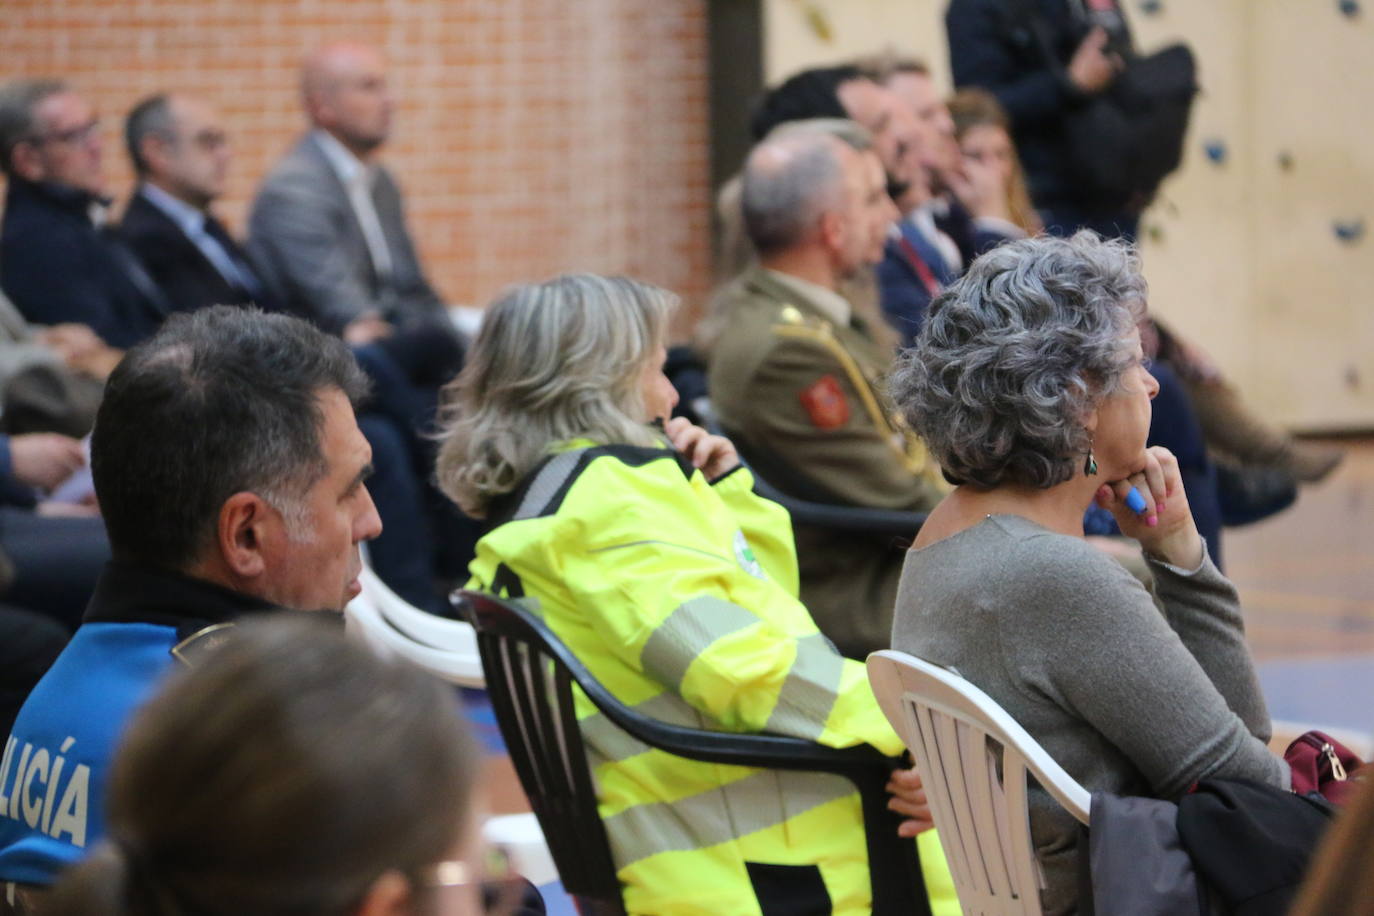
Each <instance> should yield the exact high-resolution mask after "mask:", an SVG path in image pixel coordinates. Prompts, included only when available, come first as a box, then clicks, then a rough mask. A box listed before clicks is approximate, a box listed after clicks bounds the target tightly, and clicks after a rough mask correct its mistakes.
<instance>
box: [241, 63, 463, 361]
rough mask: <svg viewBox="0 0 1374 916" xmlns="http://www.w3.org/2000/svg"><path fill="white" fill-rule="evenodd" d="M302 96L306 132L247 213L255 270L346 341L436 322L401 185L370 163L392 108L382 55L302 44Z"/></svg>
mask: <svg viewBox="0 0 1374 916" xmlns="http://www.w3.org/2000/svg"><path fill="white" fill-rule="evenodd" d="M301 102H302V104H303V106H304V108H305V115H306V117H307V118H308V119H309V122H310V127H311V130H310V132H309V133H307V134H306V136H305V137H304V138H303V139H302V140H301V141H300V142H299V143H298V144H296V147H295V149H293V150H292V151H291V152H290V153H288V154H287V155H286V157H285V158H284V159H283V160H282V161H281V162H280V163H279V164H278V165H277V166H276V168H274V169H273V170H272V172H271V173H270V174H269V175H268V176H267V178H266V180H265V181H264V182H263V185H262V187H261V189H260V190H259V191H258V196H257V199H256V200H255V201H254V202H253V209H252V213H251V215H250V216H249V221H248V253H249V255H250V256H251V257H252V259H253V263H254V266H255V267H256V268H257V270H258V273H259V274H261V275H262V276H263V277H264V279H266V280H267V281H268V282H269V285H270V286H272V288H273V290H274V292H275V293H276V294H277V296H278V298H280V299H283V300H285V302H286V305H287V307H288V308H290V309H291V310H292V311H295V312H298V313H300V314H303V315H307V316H309V317H310V318H311V319H312V320H314V321H315V322H316V323H317V324H319V325H320V326H321V327H323V328H325V329H326V330H328V331H331V332H333V333H336V334H340V335H342V336H343V337H344V338H345V339H346V340H347V341H348V342H349V343H353V344H366V343H371V342H373V341H376V340H379V339H382V338H385V337H389V336H391V335H392V334H393V333H394V332H395V331H396V330H397V329H399V328H402V327H404V326H406V325H410V324H414V323H415V322H417V321H430V322H432V323H433V324H434V325H435V326H436V327H442V326H443V324H444V323H445V322H447V315H446V313H445V310H444V308H443V303H442V302H441V301H440V299H439V296H438V294H437V293H436V292H435V291H434V288H433V287H432V286H430V284H429V281H428V280H427V279H426V278H425V275H424V271H423V270H422V269H421V267H420V263H419V258H418V256H417V254H416V251H415V245H414V243H413V241H412V239H411V235H410V231H409V229H408V228H407V227H406V222H405V212H404V207H403V205H402V198H401V189H400V187H399V185H398V184H397V182H396V180H395V178H394V177H392V174H391V172H390V171H389V170H388V169H387V168H386V167H385V166H384V165H382V163H381V162H380V161H379V158H380V157H379V154H380V152H381V149H382V146H383V145H384V144H385V143H386V141H387V139H388V138H389V137H390V136H391V127H392V112H393V110H394V104H393V102H392V97H391V92H390V90H389V89H388V88H387V78H386V63H385V61H383V59H382V56H381V55H380V54H379V53H377V51H376V50H374V49H372V48H369V47H367V46H366V45H360V44H354V43H341V44H331V45H327V46H325V47H323V48H320V49H319V50H318V51H315V52H313V53H311V54H310V55H308V56H307V57H306V58H305V60H304V61H303V62H302V65H301ZM448 329H449V330H450V331H451V330H452V326H451V324H450V325H449V326H448Z"/></svg>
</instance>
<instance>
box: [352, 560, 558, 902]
mask: <svg viewBox="0 0 1374 916" xmlns="http://www.w3.org/2000/svg"><path fill="white" fill-rule="evenodd" d="M358 583H359V584H360V585H362V587H363V590H362V592H360V593H359V594H358V597H356V598H354V599H353V600H352V601H350V602H349V603H348V607H346V608H344V620H345V626H346V628H347V631H348V633H349V635H351V636H353V637H354V638H356V639H359V640H361V641H362V642H363V643H364V644H366V645H368V646H371V647H372V649H373V651H375V652H379V653H380V654H382V655H385V656H393V655H396V656H400V657H401V658H405V659H408V660H409V661H410V662H412V663H413V664H415V665H416V666H418V667H420V668H422V669H424V670H425V671H428V672H430V673H431V674H433V675H434V676H435V677H438V678H441V679H443V680H445V681H448V682H449V683H451V684H457V685H459V686H461V687H485V686H486V679H485V678H484V677H483V675H482V658H481V656H480V655H478V653H477V634H476V633H475V632H473V629H472V626H471V625H470V624H466V623H463V622H462V621H460V620H448V619H446V618H444V617H439V616H436V615H434V614H430V613H428V612H427V611H422V610H421V609H419V608H417V607H415V606H414V605H413V604H411V603H410V602H408V601H406V600H405V599H404V598H402V597H401V596H400V595H398V594H396V593H395V592H393V591H392V590H391V589H390V588H389V587H388V586H387V584H386V583H385V582H383V581H382V580H381V579H380V578H379V577H378V576H377V574H376V573H375V572H373V571H372V570H371V569H370V568H368V567H367V566H366V565H364V566H363V571H362V574H361V575H359V576H358ZM482 833H483V835H484V836H485V837H486V838H487V841H488V842H491V843H498V844H500V845H501V846H502V847H504V848H505V849H506V850H507V851H508V852H509V853H511V855H512V862H511V864H512V865H513V866H514V867H515V870H516V872H517V873H519V874H521V875H524V876H525V877H526V878H528V879H529V880H530V881H532V882H533V883H534V884H536V885H541V886H542V885H546V884H548V883H549V882H551V881H556V880H558V870H557V869H556V868H554V865H553V857H552V856H551V855H550V854H549V847H548V843H547V842H545V840H544V834H543V832H542V831H541V830H540V829H539V821H538V819H536V818H535V816H534V814H533V813H524V814H506V815H500V816H497V817H492V818H489V819H488V820H487V822H486V823H485V824H483V826H482Z"/></svg>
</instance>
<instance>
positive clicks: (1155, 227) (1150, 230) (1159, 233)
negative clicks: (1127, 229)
mask: <svg viewBox="0 0 1374 916" xmlns="http://www.w3.org/2000/svg"><path fill="white" fill-rule="evenodd" d="M1145 236H1146V238H1148V239H1149V240H1150V241H1152V242H1154V243H1155V244H1156V245H1157V244H1159V243H1160V242H1162V241H1164V227H1163V226H1161V225H1160V224H1159V223H1150V225H1148V226H1146V227H1145Z"/></svg>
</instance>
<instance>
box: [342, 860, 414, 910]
mask: <svg viewBox="0 0 1374 916" xmlns="http://www.w3.org/2000/svg"><path fill="white" fill-rule="evenodd" d="M411 902H412V901H411V893H410V882H409V881H407V880H406V879H405V878H404V877H403V876H402V875H401V873H400V872H398V871H396V870H395V869H392V870H391V871H386V872H382V874H381V875H380V876H378V878H377V880H376V881H373V882H372V886H371V887H369V888H368V889H367V894H366V895H365V896H364V897H363V902H362V903H361V904H359V905H358V909H357V910H355V911H354V912H355V916H409V914H410V912H411V910H412V909H413V908H412V906H411Z"/></svg>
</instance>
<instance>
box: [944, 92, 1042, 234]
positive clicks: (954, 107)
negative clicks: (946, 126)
mask: <svg viewBox="0 0 1374 916" xmlns="http://www.w3.org/2000/svg"><path fill="white" fill-rule="evenodd" d="M949 114H950V117H952V118H953V119H954V139H955V140H957V141H961V142H962V141H963V139H964V134H965V133H967V132H968V131H970V130H972V129H973V128H975V127H997V128H1001V129H1002V130H1003V131H1005V132H1006V134H1007V138H1008V139H1010V138H1011V119H1010V118H1008V117H1007V112H1006V110H1005V109H1004V108H1003V107H1002V104H1001V103H1000V102H998V101H997V97H996V96H994V95H993V94H992V93H991V92H987V91H986V90H983V89H960V90H959V91H958V92H956V93H954V95H953V96H951V97H950V100H949ZM1007 211H1008V212H1009V213H1010V214H1011V221H1012V222H1013V223H1015V224H1016V225H1017V226H1019V227H1020V228H1021V229H1022V230H1023V231H1024V232H1025V233H1026V234H1027V235H1038V234H1039V233H1040V232H1042V231H1044V228H1045V227H1044V225H1043V224H1042V223H1041V222H1040V215H1039V214H1037V213H1036V212H1035V208H1034V207H1033V206H1031V199H1030V193H1029V192H1028V191H1027V190H1026V173H1025V170H1024V169H1022V168H1021V159H1020V157H1018V156H1017V155H1016V150H1015V149H1014V148H1013V150H1012V170H1011V181H1010V182H1008V183H1007Z"/></svg>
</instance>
